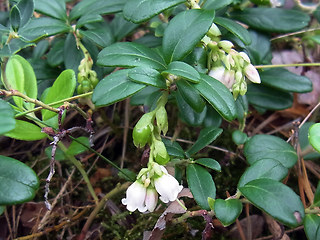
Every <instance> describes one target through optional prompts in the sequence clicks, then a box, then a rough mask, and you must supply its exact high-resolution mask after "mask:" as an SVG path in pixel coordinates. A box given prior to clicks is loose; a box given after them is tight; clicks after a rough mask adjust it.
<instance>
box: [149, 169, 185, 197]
mask: <svg viewBox="0 0 320 240" xmlns="http://www.w3.org/2000/svg"><path fill="white" fill-rule="evenodd" d="M160 168H161V170H162V175H161V176H160V177H158V178H155V179H154V185H155V188H156V190H157V192H158V193H159V194H160V200H161V201H162V202H164V203H168V202H169V201H175V200H176V199H177V197H178V194H179V192H181V190H182V189H183V186H181V185H179V183H178V181H177V179H175V178H174V177H173V176H171V175H170V174H168V172H167V170H166V169H165V168H164V167H163V166H160Z"/></svg>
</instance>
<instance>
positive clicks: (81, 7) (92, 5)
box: [70, 0, 127, 20]
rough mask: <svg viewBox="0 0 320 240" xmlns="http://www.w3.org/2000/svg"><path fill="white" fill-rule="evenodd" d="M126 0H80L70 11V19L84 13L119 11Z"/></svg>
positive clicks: (103, 13)
mask: <svg viewBox="0 0 320 240" xmlns="http://www.w3.org/2000/svg"><path fill="white" fill-rule="evenodd" d="M126 1H127V0H117V1H112V0H82V1H80V2H79V3H78V4H77V5H76V6H74V7H73V8H72V10H71V12H70V19H71V20H75V19H76V18H79V17H81V16H83V15H86V14H90V15H92V14H102V15H105V14H111V13H116V12H120V11H122V9H123V6H124V4H125V3H126Z"/></svg>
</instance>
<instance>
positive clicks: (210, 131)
mask: <svg viewBox="0 0 320 240" xmlns="http://www.w3.org/2000/svg"><path fill="white" fill-rule="evenodd" d="M222 131H223V130H222V129H221V128H216V127H206V128H203V129H202V130H201V131H200V134H199V137H198V140H197V141H196V142H195V143H194V144H193V145H192V147H191V148H190V149H189V150H188V151H187V153H188V154H189V155H192V154H195V153H197V152H199V151H200V150H201V149H202V148H204V147H206V146H207V145H209V144H210V143H212V142H213V141H214V140H216V139H217V137H219V136H220V134H221V133H222Z"/></svg>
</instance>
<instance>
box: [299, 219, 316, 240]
mask: <svg viewBox="0 0 320 240" xmlns="http://www.w3.org/2000/svg"><path fill="white" fill-rule="evenodd" d="M303 225H304V232H305V233H306V235H307V237H308V239H309V240H318V239H320V216H318V215H317V214H307V215H306V216H305V218H304V222H303Z"/></svg>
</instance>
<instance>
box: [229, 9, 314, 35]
mask: <svg viewBox="0 0 320 240" xmlns="http://www.w3.org/2000/svg"><path fill="white" fill-rule="evenodd" d="M231 16H232V17H233V18H235V19H237V20H239V21H241V22H243V23H245V24H247V25H249V26H250V27H252V28H254V29H257V30H261V31H267V32H282V33H285V32H294V31H297V30H300V29H302V28H304V27H306V26H308V24H309V21H310V17H309V15H308V14H306V13H303V12H301V11H297V10H291V9H283V8H246V9H245V10H243V11H238V12H233V13H232V14H231ZM275 23H276V24H275Z"/></svg>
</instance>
